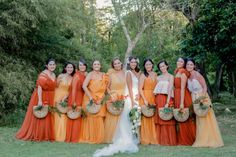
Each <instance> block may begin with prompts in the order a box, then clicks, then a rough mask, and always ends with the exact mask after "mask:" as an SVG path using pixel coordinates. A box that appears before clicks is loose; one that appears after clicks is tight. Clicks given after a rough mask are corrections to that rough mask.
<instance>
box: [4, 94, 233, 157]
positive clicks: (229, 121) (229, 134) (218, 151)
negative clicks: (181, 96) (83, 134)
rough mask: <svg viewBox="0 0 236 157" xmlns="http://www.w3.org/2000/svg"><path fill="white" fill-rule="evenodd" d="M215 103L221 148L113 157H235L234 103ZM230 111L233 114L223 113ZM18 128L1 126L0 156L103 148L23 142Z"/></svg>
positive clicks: (53, 155)
mask: <svg viewBox="0 0 236 157" xmlns="http://www.w3.org/2000/svg"><path fill="white" fill-rule="evenodd" d="M223 97H224V98H222V99H221V101H219V102H218V103H215V106H214V108H215V113H217V119H218V123H219V126H220V129H221V133H222V136H223V139H224V143H225V146H224V147H222V148H192V147H183V146H174V147H166V146H155V145H151V146H143V145H140V146H139V148H140V150H139V152H138V153H135V154H117V155H114V157H127V156H129V157H144V156H146V157H235V156H236V149H235V148H236V110H235V108H236V100H235V99H231V98H229V97H227V95H223ZM225 108H229V109H230V110H231V111H232V113H225V112H224V109H225ZM18 129H19V127H6V126H5V127H0V157H90V156H92V154H93V153H94V151H95V150H96V149H99V148H102V147H104V146H105V145H102V144H100V145H90V144H71V143H59V142H25V141H20V140H16V139H15V137H14V136H15V133H16V131H17V130H18Z"/></svg>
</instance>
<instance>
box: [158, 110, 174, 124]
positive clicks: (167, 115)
mask: <svg viewBox="0 0 236 157" xmlns="http://www.w3.org/2000/svg"><path fill="white" fill-rule="evenodd" d="M164 109H165V108H164V107H162V108H159V110H158V114H159V117H160V118H161V119H162V120H165V121H167V120H171V119H172V118H173V112H168V113H165V112H164Z"/></svg>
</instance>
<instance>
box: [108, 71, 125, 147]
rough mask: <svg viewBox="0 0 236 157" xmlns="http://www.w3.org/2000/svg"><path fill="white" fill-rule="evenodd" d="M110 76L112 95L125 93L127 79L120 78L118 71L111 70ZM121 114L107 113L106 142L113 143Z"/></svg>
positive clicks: (116, 95)
mask: <svg viewBox="0 0 236 157" xmlns="http://www.w3.org/2000/svg"><path fill="white" fill-rule="evenodd" d="M108 75H109V78H110V82H111V83H110V92H111V95H112V96H113V97H114V98H117V97H118V96H121V95H124V92H125V85H126V81H125V79H124V78H119V76H117V75H116V72H115V71H113V72H109V74H108ZM119 118H120V116H116V115H112V114H111V113H109V112H107V113H106V118H105V137H104V142H105V143H111V142H112V138H113V136H114V133H115V130H116V126H117V124H118V121H119Z"/></svg>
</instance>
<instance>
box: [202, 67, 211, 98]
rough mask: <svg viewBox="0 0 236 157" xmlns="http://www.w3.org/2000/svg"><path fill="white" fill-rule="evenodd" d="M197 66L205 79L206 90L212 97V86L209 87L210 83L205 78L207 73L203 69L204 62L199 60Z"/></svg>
mask: <svg viewBox="0 0 236 157" xmlns="http://www.w3.org/2000/svg"><path fill="white" fill-rule="evenodd" d="M199 68H200V73H201V74H202V76H203V77H204V79H205V81H206V84H207V92H208V94H209V96H210V97H212V93H213V92H212V87H211V84H210V81H209V79H208V78H207V74H206V70H205V68H206V67H205V63H204V62H201V63H200V65H199Z"/></svg>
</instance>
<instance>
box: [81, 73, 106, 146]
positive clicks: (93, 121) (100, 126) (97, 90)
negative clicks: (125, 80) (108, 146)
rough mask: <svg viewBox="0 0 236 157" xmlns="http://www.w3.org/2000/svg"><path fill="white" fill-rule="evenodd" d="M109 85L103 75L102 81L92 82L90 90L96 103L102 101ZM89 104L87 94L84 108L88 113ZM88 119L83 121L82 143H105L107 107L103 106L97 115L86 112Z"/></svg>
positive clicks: (83, 104)
mask: <svg viewBox="0 0 236 157" xmlns="http://www.w3.org/2000/svg"><path fill="white" fill-rule="evenodd" d="M107 84H108V77H107V75H105V74H104V75H103V78H102V80H90V82H89V84H88V90H89V91H90V93H91V95H92V97H93V99H94V100H95V101H99V100H102V98H103V96H104V95H105V91H106V88H107ZM88 103H89V97H88V96H87V95H86V94H85V95H84V99H83V103H82V108H83V109H84V111H86V106H87V104H88ZM86 115H87V116H86V117H85V118H84V119H83V121H82V133H81V140H80V142H82V143H91V144H98V143H103V142H104V135H105V132H104V118H105V115H106V106H105V105H102V108H101V110H100V111H99V112H98V113H97V114H90V113H88V112H86Z"/></svg>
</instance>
